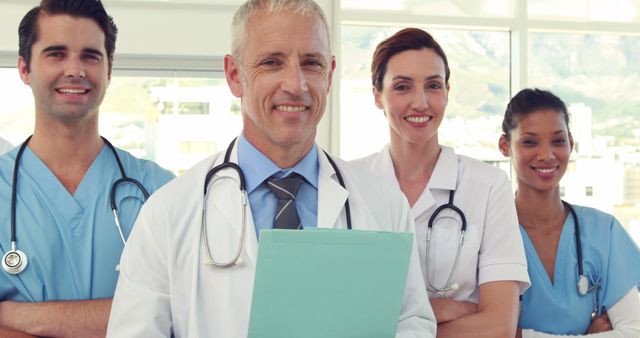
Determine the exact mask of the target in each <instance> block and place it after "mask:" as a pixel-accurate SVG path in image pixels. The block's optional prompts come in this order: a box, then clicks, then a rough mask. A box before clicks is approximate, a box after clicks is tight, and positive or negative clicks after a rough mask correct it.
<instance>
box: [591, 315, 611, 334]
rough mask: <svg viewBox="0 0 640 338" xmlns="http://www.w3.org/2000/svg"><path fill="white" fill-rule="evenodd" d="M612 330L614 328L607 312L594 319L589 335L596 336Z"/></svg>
mask: <svg viewBox="0 0 640 338" xmlns="http://www.w3.org/2000/svg"><path fill="white" fill-rule="evenodd" d="M611 330H613V327H612V326H611V322H610V321H609V316H608V315H607V313H606V312H605V313H603V314H601V315H599V316H597V317H596V318H593V320H592V321H591V324H589V329H588V330H587V334H594V333H599V332H605V331H611Z"/></svg>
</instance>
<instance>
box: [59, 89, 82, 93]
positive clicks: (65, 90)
mask: <svg viewBox="0 0 640 338" xmlns="http://www.w3.org/2000/svg"><path fill="white" fill-rule="evenodd" d="M58 91H59V92H60V93H62V94H84V93H85V92H86V90H84V89H58Z"/></svg>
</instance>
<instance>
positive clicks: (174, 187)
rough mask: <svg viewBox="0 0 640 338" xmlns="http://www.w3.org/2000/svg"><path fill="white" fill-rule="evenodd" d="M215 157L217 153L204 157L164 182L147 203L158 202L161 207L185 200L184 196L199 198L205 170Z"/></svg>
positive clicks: (202, 187)
mask: <svg viewBox="0 0 640 338" xmlns="http://www.w3.org/2000/svg"><path fill="white" fill-rule="evenodd" d="M217 157H218V155H213V156H209V157H207V158H205V159H204V160H202V161H200V162H199V163H197V164H196V165H194V166H193V167H191V168H190V169H189V170H187V171H186V172H185V173H184V174H183V175H181V176H179V177H176V178H175V179H173V180H171V181H170V182H169V183H167V184H165V185H164V186H163V187H162V188H160V189H159V190H158V191H157V192H156V193H154V194H153V196H151V198H150V199H149V201H148V202H147V204H152V205H156V204H158V205H161V206H162V207H165V206H166V207H169V206H171V205H172V204H173V203H180V202H186V199H185V197H186V196H197V197H198V198H200V197H201V196H202V191H203V189H204V185H203V184H204V179H205V176H206V175H207V171H209V169H210V168H212V167H213V163H214V162H215V160H216V158H217ZM149 202H151V203H149Z"/></svg>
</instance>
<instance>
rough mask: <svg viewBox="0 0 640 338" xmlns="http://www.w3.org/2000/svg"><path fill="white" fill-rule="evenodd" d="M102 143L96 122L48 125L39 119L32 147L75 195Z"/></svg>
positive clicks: (30, 144)
mask: <svg viewBox="0 0 640 338" xmlns="http://www.w3.org/2000/svg"><path fill="white" fill-rule="evenodd" d="M103 144H104V142H103V141H102V139H101V138H100V136H99V135H98V128H97V124H95V125H89V126H86V125H84V126H79V125H77V124H73V125H64V124H54V125H51V124H47V125H46V126H45V125H43V124H38V122H37V121H36V128H35V130H34V133H33V137H32V138H31V141H30V142H29V148H30V149H31V151H32V152H33V153H34V154H36V155H37V156H38V158H40V160H41V161H42V162H44V164H45V165H46V166H47V167H48V168H49V170H51V172H53V174H54V175H55V176H56V177H57V178H58V180H60V182H61V183H62V184H63V185H64V186H65V188H66V189H67V190H68V191H69V192H70V193H71V194H73V193H74V192H75V190H76V188H77V187H78V185H79V184H80V182H81V181H82V178H84V175H85V173H86V172H87V170H88V169H89V167H90V166H91V163H93V160H94V159H95V158H96V156H98V153H99V152H100V150H101V149H102V146H103Z"/></svg>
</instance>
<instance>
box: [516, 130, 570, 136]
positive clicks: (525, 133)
mask: <svg viewBox="0 0 640 338" xmlns="http://www.w3.org/2000/svg"><path fill="white" fill-rule="evenodd" d="M566 133H567V132H566V131H565V130H557V131H554V132H553V135H559V134H566ZM522 134H523V135H534V136H536V135H538V134H536V133H534V132H531V131H525V132H524V133H522Z"/></svg>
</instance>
